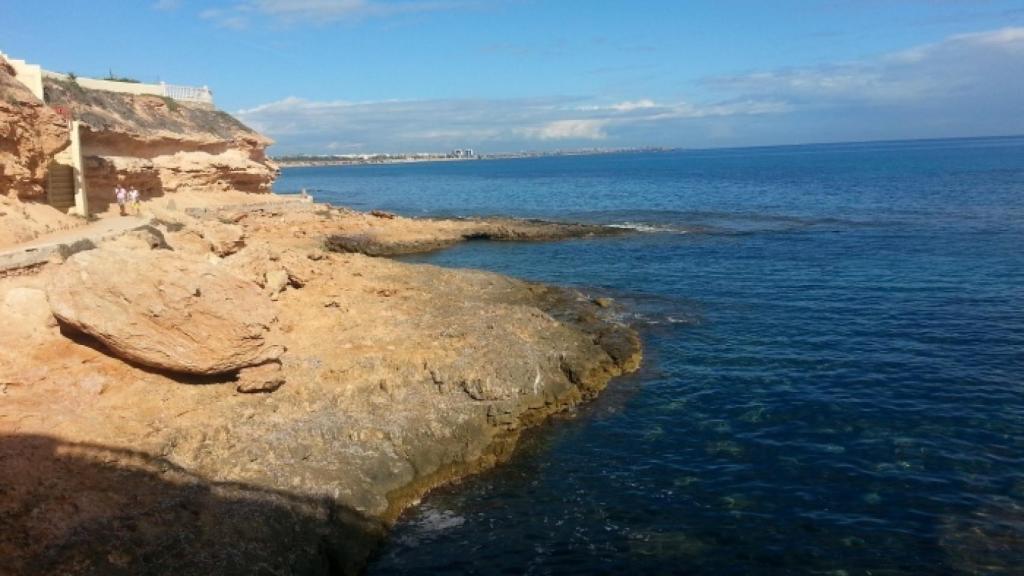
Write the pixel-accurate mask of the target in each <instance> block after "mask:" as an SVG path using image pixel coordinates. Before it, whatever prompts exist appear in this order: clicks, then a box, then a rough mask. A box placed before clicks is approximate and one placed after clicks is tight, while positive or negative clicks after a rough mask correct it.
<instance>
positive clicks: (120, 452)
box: [0, 435, 383, 576]
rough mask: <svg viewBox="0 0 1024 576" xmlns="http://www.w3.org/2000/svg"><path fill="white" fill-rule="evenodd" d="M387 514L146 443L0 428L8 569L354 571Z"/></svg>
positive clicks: (0, 498)
mask: <svg viewBox="0 0 1024 576" xmlns="http://www.w3.org/2000/svg"><path fill="white" fill-rule="evenodd" d="M382 536H383V528H382V526H381V524H380V523H379V522H378V521H376V520H372V519H369V518H367V517H365V516H363V515H361V514H359V513H357V512H355V511H353V510H350V509H346V508H343V507H340V506H338V505H337V504H335V503H334V502H333V501H331V500H330V499H328V498H326V497H324V498H310V497H302V496H296V495H293V494H288V493H285V492H282V491H277V490H270V489H265V488H259V487H256V486H250V485H246V484H240V483H233V482H216V481H211V480H208V479H206V478H203V477H202V476H200V475H198V474H195V473H192V472H189V471H187V470H184V469H182V468H180V467H178V466H176V465H175V464H173V463H171V462H169V461H167V460H165V459H163V458H160V457H158V456H154V455H151V454H146V453H143V452H138V451H133V450H125V449H121V448H111V447H107V446H99V445H93V444H71V443H66V442H62V441H61V440H58V439H56V438H52V437H48V436H37V435H0V574H27V575H34V574H104V575H106V574H113V575H116V574H175V575H176V576H183V575H192V574H203V575H206V574H354V573H358V571H359V570H360V569H361V567H362V566H363V564H364V563H365V561H366V557H367V556H368V555H369V553H370V552H371V551H372V549H373V548H374V547H375V546H376V544H377V543H378V542H379V541H380V538H381V537H382Z"/></svg>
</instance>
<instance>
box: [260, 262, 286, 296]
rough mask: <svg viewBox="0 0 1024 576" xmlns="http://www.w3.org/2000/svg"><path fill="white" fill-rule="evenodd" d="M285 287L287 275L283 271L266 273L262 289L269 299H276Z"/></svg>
mask: <svg viewBox="0 0 1024 576" xmlns="http://www.w3.org/2000/svg"><path fill="white" fill-rule="evenodd" d="M287 286H288V273H287V272H285V271H284V270H283V269H277V270H271V271H269V272H267V274H266V280H265V284H264V285H263V289H264V290H266V292H267V294H268V295H269V296H270V297H271V298H276V297H277V295H278V294H280V293H281V292H284V289H285V287H287Z"/></svg>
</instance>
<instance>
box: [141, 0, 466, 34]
mask: <svg viewBox="0 0 1024 576" xmlns="http://www.w3.org/2000/svg"><path fill="white" fill-rule="evenodd" d="M161 1H173V0H161ZM476 5H478V2H477V1H474V0H405V1H384V0H244V1H242V2H237V3H235V4H232V5H230V6H228V7H225V8H211V9H208V10H204V11H203V12H202V13H200V17H202V18H204V19H206V20H212V21H214V22H216V23H217V24H218V25H220V26H224V27H228V28H244V27H247V26H248V25H249V24H250V22H251V20H252V19H253V18H255V17H268V18H271V19H276V20H283V21H286V22H311V23H328V22H336V21H338V20H346V19H356V18H366V17H381V16H394V15H398V14H411V13H417V12H437V11H442V10H453V9H457V8H465V7H471V6H476Z"/></svg>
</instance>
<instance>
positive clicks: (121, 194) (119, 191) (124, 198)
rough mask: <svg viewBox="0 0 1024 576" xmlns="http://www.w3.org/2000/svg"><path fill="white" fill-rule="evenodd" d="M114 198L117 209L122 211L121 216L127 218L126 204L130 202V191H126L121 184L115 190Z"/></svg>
mask: <svg viewBox="0 0 1024 576" xmlns="http://www.w3.org/2000/svg"><path fill="white" fill-rule="evenodd" d="M114 198H115V199H116V200H117V207H118V208H119V209H120V210H121V216H125V215H126V214H127V212H125V203H127V202H128V191H127V190H125V189H124V186H121V185H120V184H118V185H117V187H116V188H114Z"/></svg>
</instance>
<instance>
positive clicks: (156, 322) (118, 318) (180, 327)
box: [47, 250, 283, 375]
mask: <svg viewBox="0 0 1024 576" xmlns="http://www.w3.org/2000/svg"><path fill="white" fill-rule="evenodd" d="M47 298H48V300H49V303H50V307H51V310H52V311H53V314H54V315H55V316H56V317H57V318H58V319H59V320H61V321H62V322H64V323H66V324H68V325H70V326H72V327H74V328H76V329H78V330H80V331H82V332H84V333H86V334H89V335H91V336H93V337H95V338H96V339H98V340H99V341H100V342H102V343H103V344H104V345H105V346H106V347H107V348H109V350H110V352H111V353H112V354H113V355H115V356H118V357H120V358H124V359H126V360H130V361H132V362H135V363H138V364H141V365H144V366H149V367H152V368H157V369H161V370H167V371H171V372H178V373H185V374H201V375H211V374H220V373H225V372H232V371H235V370H238V369H240V368H244V367H246V366H253V365H257V364H261V363H264V362H266V361H268V360H271V359H275V358H277V357H279V356H280V354H281V352H282V351H283V350H282V349H281V348H280V347H277V346H272V345H270V344H269V343H268V342H267V335H268V333H269V331H270V326H271V325H272V324H273V323H274V322H275V321H276V314H275V312H274V311H273V308H272V304H271V303H270V301H269V300H268V299H267V298H266V297H265V296H264V295H263V294H261V293H260V291H259V289H258V288H257V287H256V286H255V285H253V284H251V283H249V282H246V281H244V280H242V279H240V278H238V277H236V276H233V275H232V274H230V273H229V272H226V271H224V270H222V269H220V268H216V267H213V266H210V265H209V264H206V263H202V262H197V261H194V260H189V259H185V258H182V257H180V256H176V255H175V254H174V253H173V252H168V251H162V250H160V251H153V252H148V253H138V252H127V251H113V250H93V251H89V252H82V253H79V254H76V255H74V256H72V257H71V258H70V259H69V260H68V261H67V262H66V263H65V264H64V265H63V266H61V269H60V270H59V271H57V273H56V274H55V275H54V277H53V278H52V279H51V281H50V284H49V285H48V286H47Z"/></svg>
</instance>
